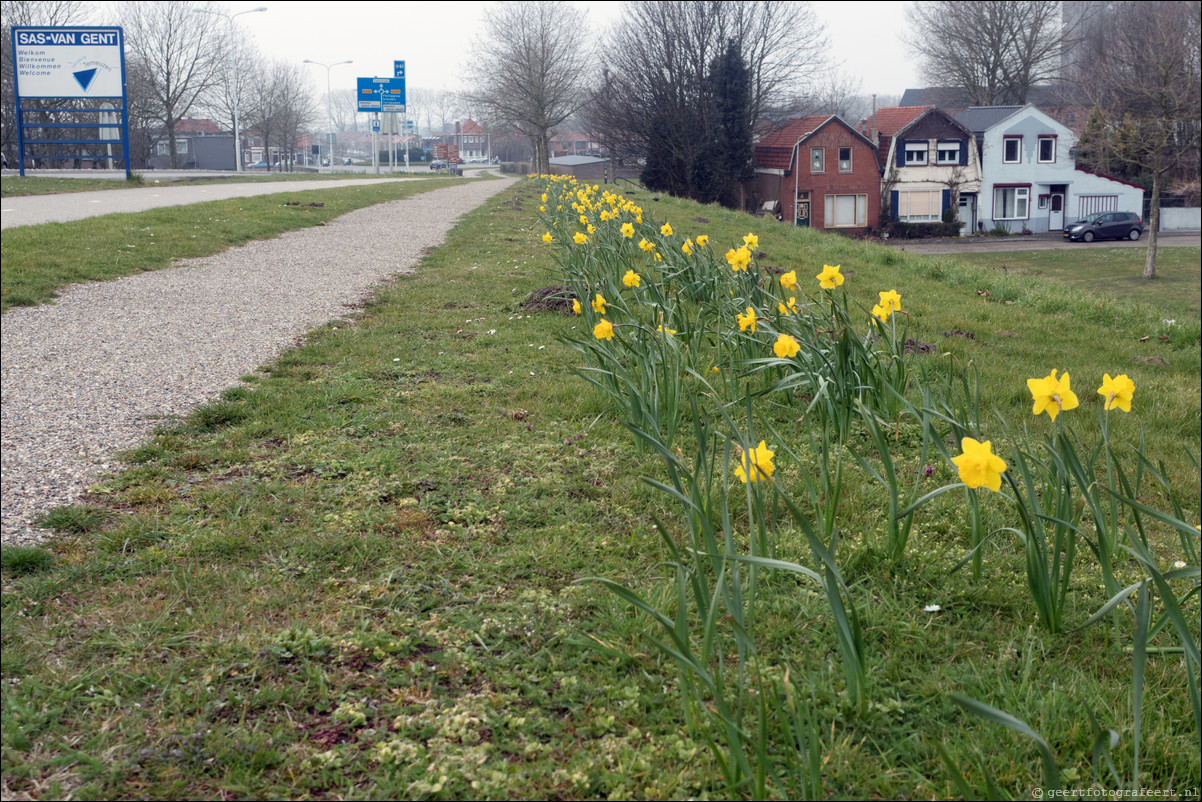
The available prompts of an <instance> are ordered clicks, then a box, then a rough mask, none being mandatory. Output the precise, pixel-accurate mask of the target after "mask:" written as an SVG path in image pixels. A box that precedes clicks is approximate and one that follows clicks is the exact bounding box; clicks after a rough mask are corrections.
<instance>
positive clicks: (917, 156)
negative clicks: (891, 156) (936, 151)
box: [906, 142, 931, 167]
mask: <svg viewBox="0 0 1202 802" xmlns="http://www.w3.org/2000/svg"><path fill="white" fill-rule="evenodd" d="M930 155H931V146H930V143H927V142H907V143H906V166H907V167H926V166H927V163H928V161H929V158H930ZM911 156H913V158H911Z"/></svg>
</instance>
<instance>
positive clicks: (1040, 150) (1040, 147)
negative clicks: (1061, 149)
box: [1035, 136, 1056, 164]
mask: <svg viewBox="0 0 1202 802" xmlns="http://www.w3.org/2000/svg"><path fill="white" fill-rule="evenodd" d="M1044 142H1047V143H1049V144H1050V145H1051V146H1052V158H1050V159H1045V158H1044V157H1043V143H1044ZM1037 145H1038V147H1037V150H1036V151H1035V157H1036V159H1038V161H1039V163H1040V164H1055V163H1056V137H1054V136H1041V137H1039V139H1038V140H1037Z"/></svg>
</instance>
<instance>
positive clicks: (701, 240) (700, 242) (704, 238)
mask: <svg viewBox="0 0 1202 802" xmlns="http://www.w3.org/2000/svg"><path fill="white" fill-rule="evenodd" d="M709 244H710V238H709V235H708V234H702V235H701V236H700V237H698V238H697V247H698V248H704V247H705V246H706V245H709Z"/></svg>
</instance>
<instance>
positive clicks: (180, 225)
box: [0, 178, 465, 312]
mask: <svg viewBox="0 0 1202 802" xmlns="http://www.w3.org/2000/svg"><path fill="white" fill-rule="evenodd" d="M463 180H465V179H461V178H445V179H428V180H424V181H407V182H388V183H381V184H380V185H378V186H374V185H370V184H368V185H359V186H353V187H338V186H337V185H336V183H333V182H332V183H331V186H330V188H329V189H320V190H307V191H303V192H297V193H295V194H288V193H285V194H274V195H262V196H255V197H249V198H234V199H231V200H223V201H211V202H208V203H197V204H194V205H191V206H183V207H167V208H163V209H153V210H151V211H147V212H138V213H136V214H111V215H104V216H101V217H93V218H89V219H87V220H80V221H75V222H71V223H44V224H42V225H37V226H21V227H18V228H13V229H9V230H7V231H5V232H4V250H3V255H2V256H0V312H7V311H8V310H9V309H10V308H11V307H14V306H35V305H37V304H43V303H46V302H47V301H50V300H51V299H53V298H54V295H55V292H56V291H57V290H59V289H60V288H62V287H64V286H66V285H68V284H74V283H76V282H81V281H106V280H111V279H115V278H120V277H121V276H128V275H132V274H134V273H141V272H142V271H145V270H159V269H161V268H164V267H169V266H170V265H171V264H172V263H173V262H174V261H175V260H177V259H188V258H194V257H200V256H208V255H210V254H214V253H218V252H220V251H223V250H225V249H227V248H229V247H231V246H234V245H241V244H242V243H244V242H248V241H250V240H255V239H269V238H271V237H276V236H279V235H280V234H282V233H284V232H285V231H293V230H296V229H300V228H308V227H309V226H319V225H324V224H325V223H326V222H327V221H329V220H332V219H333V218H335V217H338V216H340V215H343V214H346V213H347V212H350V211H354V210H355V209H361V208H363V207H365V206H371V205H373V204H376V203H383V202H385V201H390V200H398V199H400V198H407V197H410V196H411V195H416V194H418V193H421V192H429V191H431V190H434V189H437V188H439V187H444V186H450V185H451V184H455V183H461V182H462V181H463ZM290 204H291V205H290Z"/></svg>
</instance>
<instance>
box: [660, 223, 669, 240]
mask: <svg viewBox="0 0 1202 802" xmlns="http://www.w3.org/2000/svg"><path fill="white" fill-rule="evenodd" d="M659 233H661V234H663V235H664V236H665V237H670V236H672V224H671V223H664V224H663V225H662V226H660V229H659Z"/></svg>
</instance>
